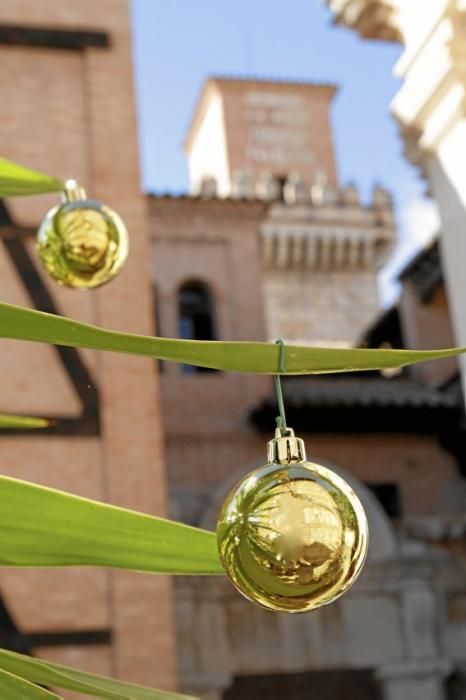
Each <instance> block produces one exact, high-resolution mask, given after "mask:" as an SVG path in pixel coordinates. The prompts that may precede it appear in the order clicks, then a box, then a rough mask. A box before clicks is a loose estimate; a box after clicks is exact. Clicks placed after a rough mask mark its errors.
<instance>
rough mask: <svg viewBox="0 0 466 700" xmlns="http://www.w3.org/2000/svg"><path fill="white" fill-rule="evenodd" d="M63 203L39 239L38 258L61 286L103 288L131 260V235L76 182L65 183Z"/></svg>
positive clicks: (47, 219) (45, 223) (52, 212)
mask: <svg viewBox="0 0 466 700" xmlns="http://www.w3.org/2000/svg"><path fill="white" fill-rule="evenodd" d="M65 185H66V186H65V190H64V193H63V196H64V200H65V201H64V203H63V204H61V205H59V206H57V207H54V208H53V209H51V210H50V211H49V212H48V213H47V215H46V216H45V218H44V220H43V221H42V224H41V225H40V228H39V232H38V236H37V250H38V253H39V258H40V260H41V262H42V264H43V266H44V267H45V269H46V270H47V272H48V273H49V274H50V275H51V276H52V277H53V278H54V279H55V280H56V281H57V282H58V283H59V284H61V285H65V286H67V287H74V288H77V289H92V288H93V287H100V285H102V284H105V283H106V282H108V281H109V280H111V279H113V277H115V275H116V274H118V272H119V271H120V270H121V268H122V267H123V265H124V263H125V261H126V258H127V257H128V232H127V230H126V226H125V225H124V223H123V221H122V219H121V218H120V217H119V216H118V214H117V213H116V212H115V211H113V209H110V207H108V206H107V205H105V204H102V203H101V202H98V201H96V200H92V199H87V198H86V193H85V191H84V190H83V188H82V187H79V186H78V185H77V184H76V182H75V181H74V180H68V181H67V182H66V183H65Z"/></svg>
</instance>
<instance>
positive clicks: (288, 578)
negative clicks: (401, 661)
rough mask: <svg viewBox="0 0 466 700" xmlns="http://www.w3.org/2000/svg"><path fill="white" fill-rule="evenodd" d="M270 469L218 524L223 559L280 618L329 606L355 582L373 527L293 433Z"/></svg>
mask: <svg viewBox="0 0 466 700" xmlns="http://www.w3.org/2000/svg"><path fill="white" fill-rule="evenodd" d="M268 457H269V464H266V465H265V466H264V467H261V468H259V469H256V470H255V471H253V472H251V473H250V474H247V475H246V476H245V477H244V478H243V479H242V480H241V481H240V482H239V484H237V485H236V486H235V487H234V488H233V489H232V491H231V492H230V493H229V494H228V496H227V498H226V500H225V503H224V505H223V508H222V511H221V514H220V518H219V521H218V525H217V539H218V548H219V553H220V558H221V561H222V564H223V566H224V568H225V571H226V573H227V574H228V576H229V578H230V579H231V581H232V582H233V584H234V585H235V586H236V588H237V589H238V590H239V591H240V592H241V593H242V594H243V595H244V596H246V598H248V599H249V600H251V601H252V602H254V603H258V604H259V605H261V606H263V607H265V608H268V609H270V610H276V611H286V612H306V611H308V610H313V609H314V608H317V607H319V606H321V605H326V604H327V603H330V602H332V601H333V600H335V599H336V598H338V597H339V596H340V595H342V594H343V593H344V592H345V591H347V590H348V588H349V587H350V586H351V585H352V584H353V583H354V582H355V580H356V579H357V577H358V575H359V573H360V572H361V569H362V566H363V564H364V560H365V557H366V553H367V546H368V527H367V520H366V516H365V513H364V510H363V507H362V505H361V502H360V500H359V498H358V497H357V496H356V494H355V493H354V491H353V489H352V488H351V487H350V486H349V484H348V483H347V482H346V481H344V480H343V479H342V478H341V477H339V476H338V475H337V474H335V473H334V472H332V471H330V470H329V469H327V468H325V467H323V466H321V465H319V464H313V463H311V462H307V461H306V456H305V451H304V443H303V441H302V440H300V439H299V438H295V437H294V433H293V431H292V430H291V429H287V435H286V436H285V437H282V436H281V433H280V430H279V429H277V432H276V437H275V439H274V440H271V441H270V442H269V444H268Z"/></svg>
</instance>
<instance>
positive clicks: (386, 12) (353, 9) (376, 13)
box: [327, 0, 402, 41]
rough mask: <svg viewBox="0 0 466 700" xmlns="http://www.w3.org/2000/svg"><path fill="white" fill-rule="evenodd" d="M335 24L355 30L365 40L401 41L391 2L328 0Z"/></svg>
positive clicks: (381, 0)
mask: <svg viewBox="0 0 466 700" xmlns="http://www.w3.org/2000/svg"><path fill="white" fill-rule="evenodd" d="M327 5H328V6H329V8H330V9H331V10H332V12H334V14H335V24H344V25H345V26H347V27H350V28H351V29H355V30H356V31H357V32H358V33H359V35H360V36H361V37H362V38H364V39H381V40H384V41H401V40H402V36H401V32H400V30H399V27H398V25H397V21H396V20H397V17H396V9H395V7H394V5H393V3H392V2H391V1H390V0H327Z"/></svg>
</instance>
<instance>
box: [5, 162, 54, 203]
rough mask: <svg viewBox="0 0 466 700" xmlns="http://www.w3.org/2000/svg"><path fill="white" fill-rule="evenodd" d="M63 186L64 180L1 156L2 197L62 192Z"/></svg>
mask: <svg viewBox="0 0 466 700" xmlns="http://www.w3.org/2000/svg"><path fill="white" fill-rule="evenodd" d="M63 188H64V183H63V181H62V180H58V179H57V178H55V177H51V176H50V175H46V174H45V173H41V172H38V171H37V170H30V169H29V168H25V167H23V166H22V165H18V164H17V163H13V162H12V161H10V160H6V159H5V158H0V198H3V197H17V196H21V195H28V194H43V193H45V192H60V190H63Z"/></svg>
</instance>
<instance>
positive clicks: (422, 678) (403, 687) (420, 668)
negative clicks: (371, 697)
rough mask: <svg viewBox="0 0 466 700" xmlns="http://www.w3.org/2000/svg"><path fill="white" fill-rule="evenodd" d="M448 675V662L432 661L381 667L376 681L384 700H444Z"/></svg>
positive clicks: (408, 662)
mask: <svg viewBox="0 0 466 700" xmlns="http://www.w3.org/2000/svg"><path fill="white" fill-rule="evenodd" d="M449 672H450V665H449V664H448V663H447V662H446V661H444V660H440V661H439V660H437V659H435V658H432V659H423V660H422V661H406V662H400V663H397V664H389V665H387V666H382V667H381V668H379V669H377V672H376V677H377V680H378V681H379V683H380V685H381V687H382V697H383V700H444V698H446V695H445V689H444V687H445V679H446V677H447V675H448V674H449Z"/></svg>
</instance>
